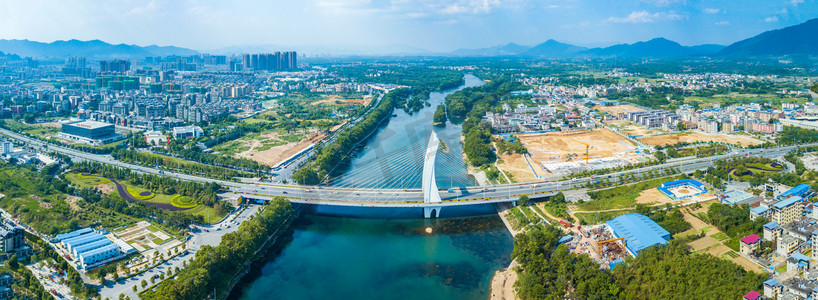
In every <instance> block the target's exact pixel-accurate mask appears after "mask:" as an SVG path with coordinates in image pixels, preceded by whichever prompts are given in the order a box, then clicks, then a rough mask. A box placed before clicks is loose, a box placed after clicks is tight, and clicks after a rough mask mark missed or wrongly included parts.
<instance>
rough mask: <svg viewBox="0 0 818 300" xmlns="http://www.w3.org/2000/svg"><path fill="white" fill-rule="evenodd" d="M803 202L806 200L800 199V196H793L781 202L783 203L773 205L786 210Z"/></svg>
mask: <svg viewBox="0 0 818 300" xmlns="http://www.w3.org/2000/svg"><path fill="white" fill-rule="evenodd" d="M782 195H783V194H782ZM801 201H804V199H803V198H801V197H799V196H792V197H789V198H787V199H785V200H781V201H778V202H776V203H775V204H773V207H775V208H777V209H784V208H785V207H787V206H790V205H793V204H795V203H796V202H801Z"/></svg>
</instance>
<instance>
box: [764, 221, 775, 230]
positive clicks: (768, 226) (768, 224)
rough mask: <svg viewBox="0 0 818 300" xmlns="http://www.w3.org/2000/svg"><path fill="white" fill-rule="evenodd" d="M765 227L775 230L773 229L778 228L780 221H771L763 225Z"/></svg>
mask: <svg viewBox="0 0 818 300" xmlns="http://www.w3.org/2000/svg"><path fill="white" fill-rule="evenodd" d="M763 227H764V228H765V229H769V230H773V229H776V228H778V223H776V222H770V223H767V224H764V226H763Z"/></svg>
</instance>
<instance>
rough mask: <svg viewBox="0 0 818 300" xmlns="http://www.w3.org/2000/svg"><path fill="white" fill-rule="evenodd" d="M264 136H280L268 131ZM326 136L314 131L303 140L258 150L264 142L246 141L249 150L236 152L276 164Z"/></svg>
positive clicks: (269, 164)
mask: <svg viewBox="0 0 818 300" xmlns="http://www.w3.org/2000/svg"><path fill="white" fill-rule="evenodd" d="M261 136H262V137H269V138H275V137H277V136H278V134H276V133H266V134H263V135H261ZM325 136H326V134H325V133H323V132H313V133H310V134H309V135H308V136H307V138H305V139H303V140H301V141H300V142H296V143H287V144H284V145H280V146H275V147H270V149H267V150H263V151H258V150H256V148H257V147H261V146H262V143H261V142H259V141H256V140H252V141H245V143H246V144H248V145H249V146H250V147H251V148H250V149H249V150H247V151H244V152H241V153H238V154H236V156H237V157H243V158H249V159H252V160H254V161H257V162H258V163H260V164H263V165H267V166H274V165H276V164H278V163H279V162H281V161H283V160H285V159H287V158H289V157H290V156H293V155H294V154H296V153H298V151H301V150H303V149H305V148H307V147H309V146H310V145H313V144H315V143H317V142H318V141H320V140H321V139H323V138H324V137H325Z"/></svg>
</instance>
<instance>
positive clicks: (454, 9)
mask: <svg viewBox="0 0 818 300" xmlns="http://www.w3.org/2000/svg"><path fill="white" fill-rule="evenodd" d="M464 12H466V8H465V7H462V6H460V5H457V4H452V5H449V6H446V7H444V8H443V9H441V10H440V13H444V14H461V13H464Z"/></svg>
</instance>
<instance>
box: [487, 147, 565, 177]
mask: <svg viewBox="0 0 818 300" xmlns="http://www.w3.org/2000/svg"><path fill="white" fill-rule="evenodd" d="M498 157H499V160H498V162H497V167H498V168H500V169H501V170H503V171H504V172H507V173H510V174H511V175H512V176H514V180H516V181H517V182H529V181H536V180H538V179H539V178H537V176H535V175H534V172H533V171H531V167H530V166H528V163H527V162H526V161H525V158H524V157H523V155H522V154H517V153H514V154H500V155H499V156H498ZM501 160H502V163H500V161H501ZM531 166H533V167H534V168H535V170H537V169H539V167H538V166H539V164H537V163H535V162H532V164H531ZM537 171H538V172H537V174H538V175H540V176H552V175H553V174H551V173H547V172H545V171H541V170H537Z"/></svg>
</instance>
